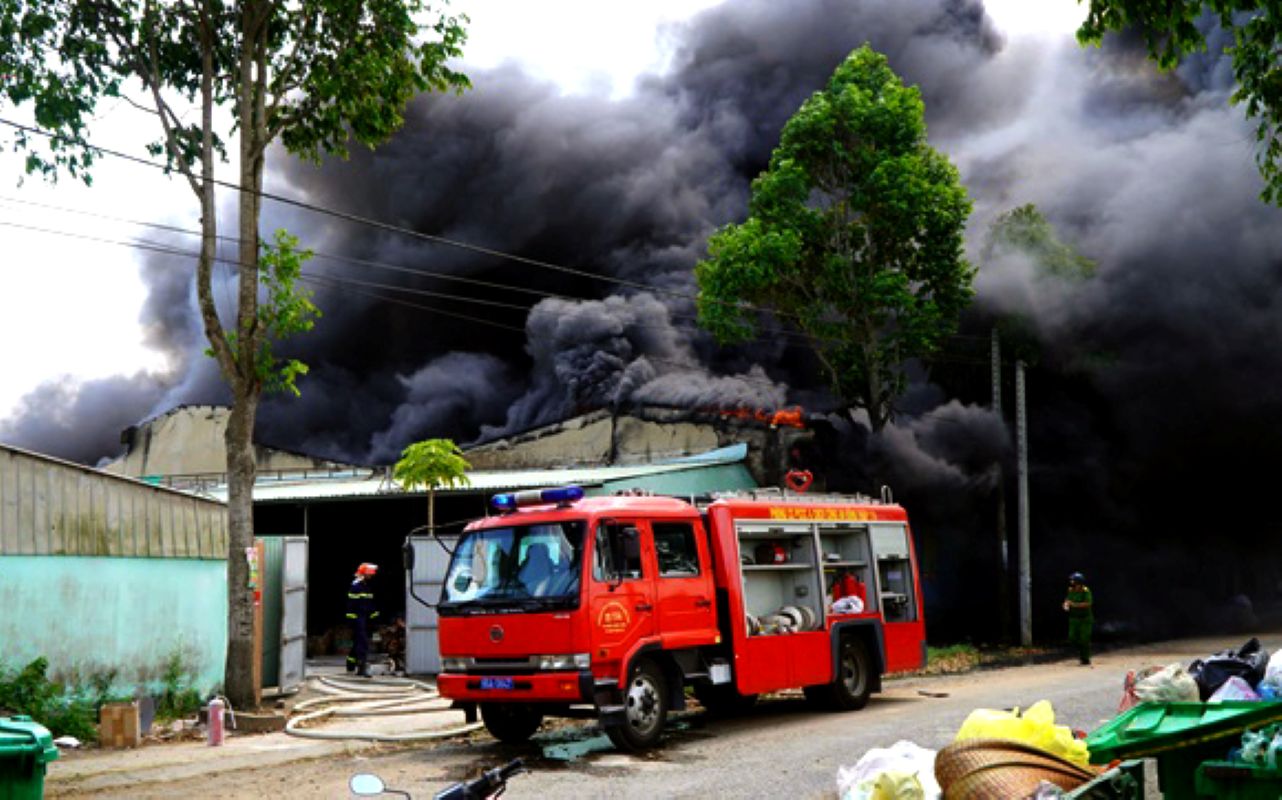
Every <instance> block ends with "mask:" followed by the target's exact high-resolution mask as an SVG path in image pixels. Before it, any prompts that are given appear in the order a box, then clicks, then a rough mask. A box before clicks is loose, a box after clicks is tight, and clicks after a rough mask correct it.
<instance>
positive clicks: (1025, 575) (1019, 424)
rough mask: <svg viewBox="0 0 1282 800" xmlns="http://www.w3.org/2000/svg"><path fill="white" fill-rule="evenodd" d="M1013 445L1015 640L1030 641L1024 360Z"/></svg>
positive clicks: (1018, 375)
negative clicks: (1016, 534)
mask: <svg viewBox="0 0 1282 800" xmlns="http://www.w3.org/2000/svg"><path fill="white" fill-rule="evenodd" d="M1015 447H1016V449H1017V450H1018V451H1019V642H1020V644H1022V645H1024V646H1025V647H1028V646H1029V645H1031V644H1032V643H1033V596H1032V590H1033V581H1032V575H1031V574H1030V573H1031V569H1032V559H1031V558H1029V545H1028V411H1027V408H1026V402H1025V397H1024V362H1023V361H1022V360H1019V361H1016V362H1015Z"/></svg>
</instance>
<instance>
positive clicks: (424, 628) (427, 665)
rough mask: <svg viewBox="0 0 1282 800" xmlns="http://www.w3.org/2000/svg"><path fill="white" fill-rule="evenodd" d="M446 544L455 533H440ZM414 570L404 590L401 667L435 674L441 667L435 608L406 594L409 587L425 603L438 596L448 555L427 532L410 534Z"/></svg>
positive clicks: (408, 593) (437, 598) (447, 564)
mask: <svg viewBox="0 0 1282 800" xmlns="http://www.w3.org/2000/svg"><path fill="white" fill-rule="evenodd" d="M441 540H442V541H444V542H445V543H446V544H447V545H448V546H449V547H450V548H453V547H454V545H455V543H456V542H457V541H458V537H454V536H442V537H441ZM410 544H411V545H412V546H413V547H414V570H413V571H412V572H411V574H410V575H409V580H408V581H406V592H405V671H406V672H408V673H410V674H411V675H435V674H437V673H439V672H440V671H441V649H440V644H439V642H438V640H437V634H436V631H437V617H436V609H434V608H427V607H426V606H424V605H423V604H422V603H420V602H418V601H417V600H415V599H414V598H413V597H412V596H411V595H410V591H409V590H410V588H411V587H412V588H413V590H414V592H416V593H417V594H418V596H419V597H422V598H423V599H424V600H426V601H428V602H429V603H436V602H437V601H438V600H439V599H440V597H441V587H442V586H443V585H444V583H445V572H446V570H447V569H449V565H450V555H449V553H447V552H446V551H445V549H444V548H442V547H441V545H440V544H439V543H438V542H437V541H436V540H435V539H433V538H432V537H430V536H411V537H410Z"/></svg>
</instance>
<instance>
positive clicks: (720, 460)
mask: <svg viewBox="0 0 1282 800" xmlns="http://www.w3.org/2000/svg"><path fill="white" fill-rule="evenodd" d="M742 460H743V455H742V453H741V451H740V450H739V449H738V448H726V449H725V450H724V451H714V452H713V453H710V454H707V460H702V461H691V462H684V463H670V464H633V465H629V466H612V467H565V468H563V469H528V470H480V471H476V472H469V473H467V477H468V480H470V481H471V485H470V486H461V487H454V488H451V489H437V490H436V493H437V494H438V495H439V494H486V493H490V492H498V491H503V490H505V489H532V488H536V487H539V486H561V485H565V484H577V485H579V486H584V487H592V486H601V485H602V484H605V483H611V482H614V481H620V480H627V479H629V478H640V477H648V476H652V475H667V474H671V473H675V472H682V471H685V470H703V469H706V468H708V467H710V466H716V465H722V464H735V463H739V462H740V461H742ZM425 494H427V492H426V491H425V490H417V491H414V492H407V491H405V490H403V489H401V488H400V486H399V485H397V484H396V483H395V482H394V481H392V480H391V479H390V478H389V477H387V476H385V475H377V474H376V475H365V476H352V477H344V478H311V479H307V480H270V481H260V482H259V483H257V484H256V485H255V486H254V501H255V502H258V503H287V502H298V501H300V500H339V499H345V498H355V497H377V496H380V495H386V496H392V495H397V496H402V497H414V496H420V495H425ZM209 495H210V496H212V497H215V498H217V499H219V500H226V498H227V487H226V485H222V486H218V487H216V488H214V489H211V490H210V491H209Z"/></svg>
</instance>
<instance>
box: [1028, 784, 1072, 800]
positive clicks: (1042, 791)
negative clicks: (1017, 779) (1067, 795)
mask: <svg viewBox="0 0 1282 800" xmlns="http://www.w3.org/2000/svg"><path fill="white" fill-rule="evenodd" d="M1063 796H1064V790H1063V789H1061V788H1059V787H1058V786H1056V785H1055V784H1053V783H1051V782H1050V781H1042V782H1040V783H1038V784H1037V788H1036V789H1035V790H1034V791H1033V793H1032V794H1030V795H1029V796H1028V800H1058V798H1060V797H1063Z"/></svg>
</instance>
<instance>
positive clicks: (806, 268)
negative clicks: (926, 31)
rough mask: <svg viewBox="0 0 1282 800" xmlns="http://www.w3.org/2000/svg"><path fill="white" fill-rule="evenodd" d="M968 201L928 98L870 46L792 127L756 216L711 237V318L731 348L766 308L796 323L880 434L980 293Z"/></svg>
mask: <svg viewBox="0 0 1282 800" xmlns="http://www.w3.org/2000/svg"><path fill="white" fill-rule="evenodd" d="M970 209H971V206H970V201H969V199H968V198H967V196H966V191H965V189H964V188H963V187H962V185H961V183H960V178H959V176H958V174H957V170H956V169H955V168H954V167H953V166H952V164H950V163H949V162H948V160H947V158H945V157H944V156H943V155H941V154H940V153H938V152H936V151H935V150H934V149H932V148H931V147H930V146H929V145H928V144H927V142H926V124H925V120H924V105H923V104H922V101H921V95H920V93H919V92H918V91H917V89H916V88H915V87H906V86H904V85H903V83H902V81H900V79H899V77H898V76H897V75H895V73H894V71H893V70H891V69H890V66H889V64H888V63H887V61H886V59H885V57H884V56H882V55H881V54H879V53H876V52H875V51H873V50H872V49H871V48H869V47H867V46H865V47H862V48H860V49H858V50H856V51H854V52H853V53H851V54H850V56H849V57H847V58H846V60H845V61H844V62H842V64H841V65H840V66H838V68H837V70H836V71H835V72H834V73H833V76H832V78H831V79H830V80H829V82H828V85H827V86H826V87H825V88H824V89H823V90H822V91H819V92H816V93H814V94H813V95H811V97H810V98H809V99H807V100H806V101H805V102H804V103H803V104H802V106H801V108H800V109H798V111H797V113H796V114H794V115H793V116H792V117H791V118H790V119H789V120H788V122H787V123H786V124H785V125H784V128H783V131H782V134H781V137H780V143H779V146H778V147H777V148H775V151H774V153H773V154H772V156H771V158H770V166H769V168H768V169H767V170H766V171H765V172H763V173H762V174H761V175H760V176H758V177H757V179H756V180H754V181H753V183H752V196H751V199H750V201H749V216H748V218H747V219H746V220H744V221H743V222H742V223H739V224H735V225H728V226H726V227H725V228H723V229H722V230H720V231H718V232H717V233H716V234H714V235H713V236H712V237H711V238H710V239H709V241H708V257H707V258H706V259H704V260H703V261H701V262H699V264H698V265H697V266H696V267H695V277H696V278H697V280H698V283H699V298H698V304H697V305H698V312H699V320H700V323H701V324H702V325H703V326H704V327H706V328H707V329H708V330H710V331H712V332H713V333H714V334H715V335H716V336H717V337H718V338H719V339H720V340H721V341H724V342H733V341H742V340H745V339H748V338H751V337H753V336H754V335H756V332H757V330H758V323H759V322H760V321H761V318H762V316H763V314H764V313H767V312H769V313H770V314H773V316H774V317H775V323H776V324H787V325H791V326H795V327H796V328H798V329H799V330H800V331H801V332H802V333H804V334H806V336H807V337H808V340H809V341H810V343H811V347H812V349H813V350H814V352H815V354H816V355H817V356H818V358H819V361H820V362H821V363H822V364H823V365H824V369H825V371H826V373H827V377H828V382H829V385H830V387H831V388H832V390H833V392H834V393H835V394H836V395H837V396H838V397H840V398H841V399H842V400H844V401H845V402H847V403H848V404H850V405H851V406H854V407H860V408H864V409H867V410H868V412H869V417H870V419H871V420H872V423H873V425H874V427H877V428H880V427H881V426H882V425H883V424H885V422H886V421H887V420H888V419H889V418H890V415H891V412H892V409H893V403H894V401H895V399H896V398H897V396H898V394H899V393H900V392H901V391H902V387H903V386H904V385H905V378H904V375H903V368H904V364H905V363H906V362H907V361H908V360H910V359H922V360H929V358H930V357H931V356H932V355H933V354H934V353H936V352H938V350H939V347H940V346H941V344H942V342H943V341H944V339H945V338H946V337H947V336H948V335H950V334H951V333H952V332H954V331H955V330H956V326H957V320H958V317H959V315H960V313H961V311H962V309H964V308H965V306H966V305H967V304H968V303H969V301H970V298H971V297H972V295H973V293H974V291H973V288H972V280H973V278H974V270H973V269H971V267H970V265H969V264H968V263H967V262H966V259H965V257H964V255H963V251H962V246H963V240H962V237H963V233H964V230H965V226H966V219H967V217H968V216H969V215H970Z"/></svg>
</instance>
